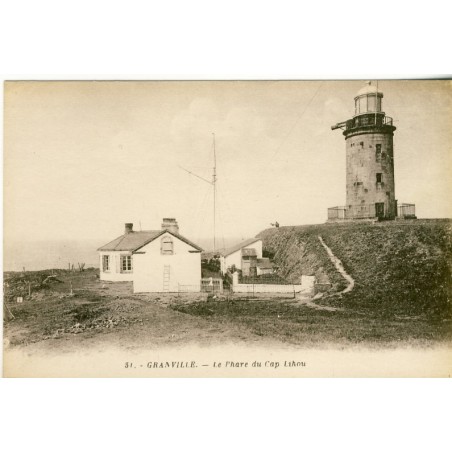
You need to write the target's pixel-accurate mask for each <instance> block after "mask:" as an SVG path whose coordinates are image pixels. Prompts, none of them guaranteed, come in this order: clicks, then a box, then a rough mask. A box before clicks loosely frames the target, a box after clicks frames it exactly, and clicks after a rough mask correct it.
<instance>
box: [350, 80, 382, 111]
mask: <svg viewBox="0 0 452 452" xmlns="http://www.w3.org/2000/svg"><path fill="white" fill-rule="evenodd" d="M382 99H383V93H382V92H381V91H378V89H377V87H376V86H373V85H372V83H371V82H367V84H366V86H364V87H363V88H361V89H360V90H359V91H358V94H357V95H356V97H355V116H359V115H363V114H366V113H378V112H381V100H382Z"/></svg>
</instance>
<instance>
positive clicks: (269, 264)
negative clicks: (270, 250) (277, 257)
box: [257, 257, 275, 269]
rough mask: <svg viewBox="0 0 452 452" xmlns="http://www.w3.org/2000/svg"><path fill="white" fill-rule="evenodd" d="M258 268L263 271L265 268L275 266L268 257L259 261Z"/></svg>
mask: <svg viewBox="0 0 452 452" xmlns="http://www.w3.org/2000/svg"><path fill="white" fill-rule="evenodd" d="M257 266H258V267H259V268H261V269H265V268H273V267H274V266H275V265H274V264H273V262H270V259H269V258H268V257H263V258H262V259H258V260H257Z"/></svg>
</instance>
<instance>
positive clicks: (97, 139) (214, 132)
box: [3, 79, 452, 378]
mask: <svg viewBox="0 0 452 452" xmlns="http://www.w3.org/2000/svg"><path fill="white" fill-rule="evenodd" d="M451 123H452V81H451V80H449V79H406V80H395V79H372V80H326V79H323V80H322V79H317V80H228V81H221V80H212V81H208V80H198V81H197V80H179V81H177V80H160V81H157V80H153V81H145V80H136V81H134V80H108V81H107V80H97V81H87V80H83V81H82V80H72V81H71V80H61V81H58V80H40V81H30V80H29V81H20V80H10V81H6V82H4V184H3V185H4V251H3V254H4V256H3V294H4V297H3V359H4V363H3V364H4V375H5V376H6V377H144V378H155V377H275V378H278V377H448V376H450V373H451V370H452V361H451V359H450V357H451V352H452V305H451V293H452V285H451V269H452V203H451V200H450V193H451V183H450V174H451V170H452V152H451V143H452V129H451Z"/></svg>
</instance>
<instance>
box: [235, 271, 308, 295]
mask: <svg viewBox="0 0 452 452" xmlns="http://www.w3.org/2000/svg"><path fill="white" fill-rule="evenodd" d="M300 282H301V284H284V285H283V284H239V275H238V273H237V272H235V273H234V274H233V275H232V291H233V292H234V293H293V292H295V293H303V294H312V293H313V291H314V282H315V276H304V275H303V276H301V278H300Z"/></svg>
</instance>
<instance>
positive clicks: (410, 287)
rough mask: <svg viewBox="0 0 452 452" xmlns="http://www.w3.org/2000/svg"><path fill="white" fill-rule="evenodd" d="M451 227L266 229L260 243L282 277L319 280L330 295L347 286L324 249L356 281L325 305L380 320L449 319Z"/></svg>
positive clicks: (438, 223)
mask: <svg viewBox="0 0 452 452" xmlns="http://www.w3.org/2000/svg"><path fill="white" fill-rule="evenodd" d="M451 231H452V221H451V220H417V221H401V222H398V221H396V222H382V223H377V224H339V223H336V224H334V223H333V224H323V225H310V226H293V227H280V228H273V229H267V230H265V231H263V232H261V233H260V234H259V235H258V237H260V238H262V239H263V243H264V250H265V252H266V253H267V254H269V255H272V256H274V259H275V261H276V263H277V264H278V265H279V267H280V272H281V275H282V276H283V277H286V278H292V279H296V278H298V277H299V276H300V275H301V274H311V275H312V274H315V275H316V276H317V277H318V278H319V279H323V280H329V281H330V282H331V283H332V284H333V287H332V289H331V291H330V292H331V293H334V292H337V291H339V290H341V289H342V288H344V287H345V285H346V283H345V281H344V280H343V278H342V277H341V276H340V275H339V274H338V272H337V271H336V269H335V267H334V266H333V264H332V263H331V262H330V261H329V259H328V256H327V254H326V251H325V249H324V248H323V247H322V245H321V244H320V242H319V240H318V236H319V235H320V236H322V238H323V240H324V241H325V243H326V244H327V245H328V246H329V247H330V248H331V250H332V251H333V253H334V254H335V255H336V257H338V258H339V259H340V260H341V261H342V263H343V265H344V268H345V270H346V271H347V272H348V273H349V274H350V275H351V276H352V277H353V278H354V279H355V282H356V285H355V289H354V290H353V291H352V292H351V293H349V294H345V295H343V296H332V297H327V298H326V299H325V300H324V301H323V303H328V304H333V305H336V306H341V307H345V308H349V309H355V310H359V309H366V311H368V310H370V311H373V312H374V313H375V314H376V315H381V316H390V317H391V316H394V315H398V316H422V317H427V318H432V319H433V318H437V319H438V318H450V317H451V316H452V308H451V306H452V304H451V295H452V290H451V267H452V241H451V237H452V235H451Z"/></svg>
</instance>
